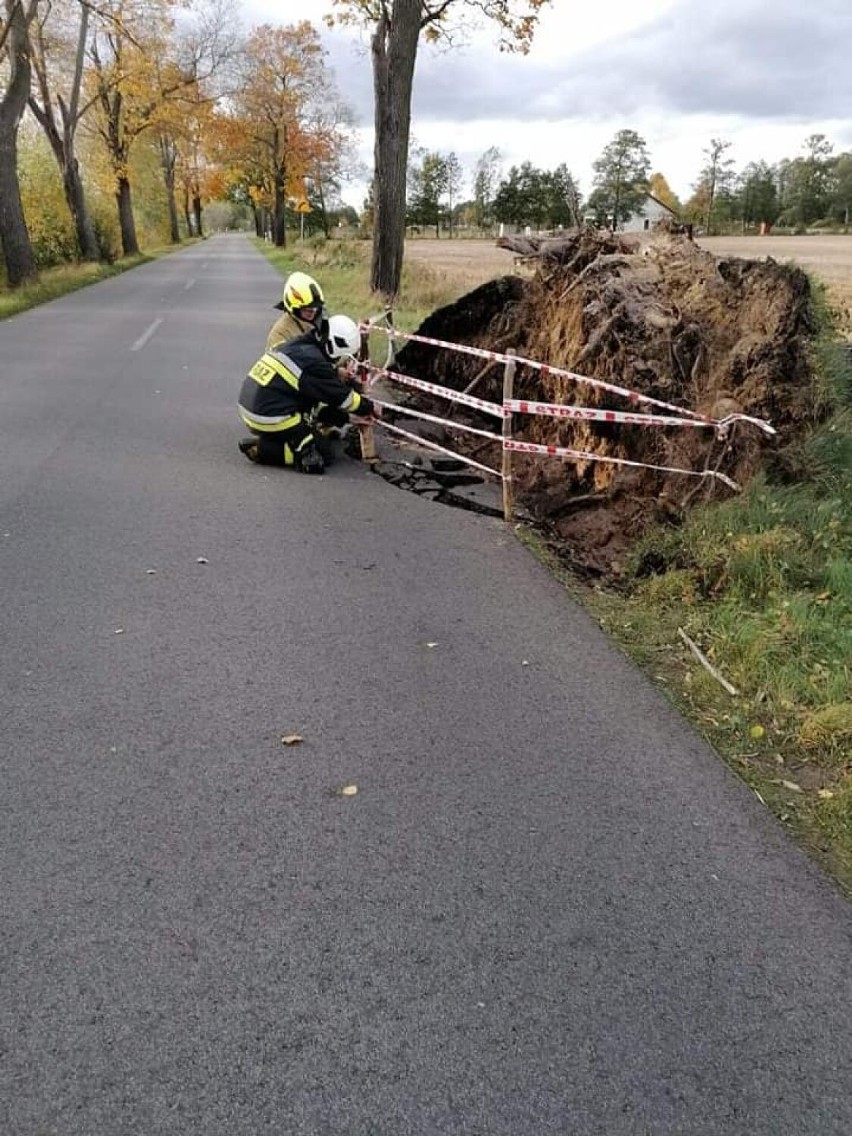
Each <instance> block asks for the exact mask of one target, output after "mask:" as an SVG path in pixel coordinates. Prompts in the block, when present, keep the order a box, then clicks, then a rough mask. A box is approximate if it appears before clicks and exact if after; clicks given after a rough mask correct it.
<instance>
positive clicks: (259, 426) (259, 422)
mask: <svg viewBox="0 0 852 1136" xmlns="http://www.w3.org/2000/svg"><path fill="white" fill-rule="evenodd" d="M361 402H362V398H361V395H360V394H359V393H358V392H357V391H355V390H353V389H352V387H350V386H347V384H346V383H344V382H343V380H342V379H341V378H340V377H339V376H338V374H337V370H336V368H335V367H334V364H333V363H331V362H330V360H329V359H328V357H327V356H326V354H325V352H324V351H323V349H322V348H321V347H320V345H319V344H318V343H317V341H316V338H315V336H314V334H313V332H309V333H308V334H306V335H300V336H298V337H297V338H296V339H292V340H290V341H289V342H288V343H282V344H280V345H279V346H278V348H277V349H275V350H272V351H266V352H265V353H264V354H263V355H262V356H261V357H260V359H258V361H257V362H256V363H255V364H254V366H253V367H252V368H251V370H250V371H249V373H248V375H247V376H246V378H245V380H244V382H243V385H242V388H241V390H240V397H239V411H240V417H241V418H242V420H243V422H245V424H246V425H247V426H248V427H250V428H251V429H254V430H259V431H261V432H265V431H272V430H288V429H290V428H291V427H292V426H294V425H296V424H297V422H298V420H299V416H300V415H302V414H305V413H307V412H308V411H310V410H313V409H314V408H315V407H317V406H319V405H321V404H325V405H326V406H334V407H337V408H339V409H340V410H344V411H346V412H347V413H350V414H355V413H357V411H358V408H359V407H360V405H361Z"/></svg>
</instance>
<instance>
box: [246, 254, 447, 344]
mask: <svg viewBox="0 0 852 1136" xmlns="http://www.w3.org/2000/svg"><path fill="white" fill-rule="evenodd" d="M256 244H257V247H258V248H259V249H260V250H261V251H262V252H263V253H264V255H265V256H266V257H267V259H268V260H269V261H270V263H271V264H273V265H274V266H275V268H277V269H278V271H279V272H280V273H281V275H282V277H285V276H287V275H288V274H289V273H290V272H295V271H300V272H307V273H309V274H310V275H311V276H314V277H316V279H317V280H318V281H319V283H320V284H321V285H322V289H323V293H324V295H325V301H326V306H327V307H328V309H329V311H330V312H332V313H335V312H345V314H346V315H348V316H351V317H352V319H354V320H356V322H361V321H364V322H366V321H367V320H369V319H370V318H371V317H373V316H379V315H381V313H382V307H381V304H380V302H379V301H378V299H377V297H376V296H375V295H373V293H372V292H371V291H370V287H369V275H370V245H369V242H367V241H359V240H329V241H326V240H324V239H323V238H313V239H311V240H306V241H295V242H292V243H291V244H290V245H289V246H288V247H287V248H286V249H277V248H275V247H274V245H270V244H268V243H266V242H264V241H260V240H257V241H256ZM458 296H459V293H458V289H457V288H453V287H452V286H451V285H450V284H448V283H447V282H446V281H445V280H444V279H443V278H442V277H441V276H440V275H439V274H438V273H435V272H431V271H430V270H429V269H428V268H426V267H425V266H423V265H420V264H414V265H412V264H405V265H403V271H402V286H401V288H400V298H399V304H398V306H396V307H394V310H393V322H394V325H395V326H396V327H398V328H400V330H402V331H414V329H415V328H417V327H419V326H420V324H421V323H422V322H423V320H424V319H425V318H426V316H428V315H430V314H431V313H432V312H433V311H435V309H436V308H440V307H443V305H444V304H450V303H452V302H453V301H454V300H457V299H458ZM386 343H387V337H386V336H383V335H381V333H376V334H375V335H374V336H372V337H371V340H370V353H371V357H372V358H373V359H376V360H378V359H381V358H382V357H383V355H384V350H383V348H384V346H385V345H386Z"/></svg>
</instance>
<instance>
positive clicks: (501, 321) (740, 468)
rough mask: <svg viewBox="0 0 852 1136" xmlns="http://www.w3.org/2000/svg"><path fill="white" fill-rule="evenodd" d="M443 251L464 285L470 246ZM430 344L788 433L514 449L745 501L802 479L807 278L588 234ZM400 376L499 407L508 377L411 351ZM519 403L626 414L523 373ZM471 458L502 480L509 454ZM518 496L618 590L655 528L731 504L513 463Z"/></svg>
mask: <svg viewBox="0 0 852 1136" xmlns="http://www.w3.org/2000/svg"><path fill="white" fill-rule="evenodd" d="M423 243H425V242H418V244H423ZM433 243H434V242H433ZM445 244H446V245H447V246H448V247H452V252H453V253H454V254H455V255H456V256H457V263H458V270H459V272H460V273H461V272H463V271H466V270H467V269H466V267H465V260H466V259H467V258H466V253H465V249H464V247H463V246H465V245H467V246H468V247H469V246H470V245H471V244H472V242H461V241H458V242H452V243H451V242H445ZM474 247H475V246H474ZM850 250H851V251H852V244H850ZM424 251H425V250H424ZM477 251H479V250H477ZM481 252H482V259H483V260H485V258H486V257H490V256H494V254H496V255H497V256H501V255H502V256H505V258H506V260H508V261H510V262H511V260H512V257H511V254H506V253H505V252H503V251H502V250H499V249H496V248H494V247H492V248H490V249H488V250H486V248H485V247H483V249H482V250H481ZM489 263H492V262H490V261H489ZM444 271H446V267H445V268H444ZM420 330H421V332H422V334H423V335H425V336H430V337H433V338H437V339H443V340H447V341H451V342H457V343H467V344H472V345H474V346H477V347H482V348H485V349H491V350H497V351H506V350H507V349H509V348H512V349H514V350H515V351H516V352H517V353H518V354H520V355H521V356H525V357H527V358H530V359H536V360H539V361H541V362H547V363H548V364H550V365H551V366H552V367H561V368H566V369H569V370H573V371H577V372H580V373H581V374H584V375H588V376H590V377H592V378H595V379H600V380H604V381H606V382H609V383H614V384H617V385H619V386H623V387H628V388H630V389H632V390H635V391H638V392H640V393H642V394H643V395H648V396H651V397H653V398H657V399H662V400H664V401H666V402H668V403H673V404H675V405H677V406H680V407H684V408H686V409H689V410H692V411H696V412H698V413H701V414H704V415H708V416H709V417H712V418H714V419H719V418H722V417H725V416H726V415H727V414H730V413H744V414H748V415H751V416H753V417H755V418H760V419H766V420H769V421H770V422H771V423H772V424H773V426H774V427H775V428H776V429H777V431H778V434H777V436H776V437H775V438H771V439H769V438H767V437H766V436H765V435H763V434H762V433H760V432H759V431H758V430H756V429H754V428H753V427H750V426H747V425H745V424H742V423H738V424H736V425H735V426H733V427H732V428H730V429H729V430H728V431H727V432H726V433H724V434H722V435H717V434H716V433H714V431H713V430H712V429H692V428H690V429H672V428H665V429H660V428H654V429H648V428H644V427H640V426H632V425H631V426H623V425H611V424H609V423H597V422H587V421H582V422H576V421H568V422H565V421H560V420H554V419H551V418H538V417H527V416H523V415H518V416H516V436H517V437H520V438H522V439H523V440H526V441H530V442H539V443H542V442H543V443H547V444H556V445H559V446H563V447H568V448H572V449H576V450H581V451H584V452H587V453H590V454H594V455H597V456H599V457H601V458H605V457H617V458H624V459H628V460H631V461H638V462H642V463H646V464H647V465H656V466H676V467H680V468H685V469H690V470H694V471H699V472H700V471H703V470H718V471H719V472H721V473H724V474H725V475H726V476H728V477H730V478H732V479H734V481H736V482H738V483H739V484H740V485H744V484H746V483H747V482H748V481H749V479H750V478H752V477H753V476H754V475H755V473H756V472H757V471H758V470H759V469H761V468H767V467H769V468H774V469H775V471H776V473H779V474H780V475H782V476H785V475H792V474H791V472H790V470H789V469H787V463H788V461H789V458H788V452H789V448H790V443H791V442H794V441H795V439H796V437H797V436H798V435H799V434H800V433H801V432H802V431H803V430H804V429H805V428H806V427H807V426H809V425H810V424H811V423H812V422H813V421H814V417H815V410H814V385H813V375H812V373H811V350H810V349H811V343H812V339H813V336H814V332H815V325H814V321H813V317H812V312H811V296H810V287H809V282H808V278H807V276H806V275H805V273H804V272H802V271H801V270H800V269H798V268H796V267H793V266H791V265H787V264H782V263H779V262H778V261H777V260H776V259H774V258H772V259H761V260H744V259H740V258H731V257H718V256H716V255H715V254H714V253H711V252H709V251H707V250H705V249H703V248H701V247H699V246H698V245H697V244H694V243H693V242H691V241H689V240H688V239H687V238H685V237H679V236H668V235H662V234H661V235H658V236H656V237H655V238H654V239H653V240H650V241H647V240H646V241H642V242H640V241H638V240H635V239H630V238H628V237H627V236H625V235H615V236H612V235H610V234H608V233H596V232H591V231H589V232H586V233H583V234H582V235H580V236H576V237H574V238H572V239H570V240H569V239H566V240H565V241H564V242H563V248H562V249H561V250H560V252H559V254H558V256H555V257H553V258H551V259H549V260H547V261H542V262H540V263H539V265H538V266H537V267H536V268H535V270H534V271H529V270H527V271H525V272H524V274H523V275H518V274H513V275H508V276H506V275H502V276H500V277H498V278H496V279H491V280H489V281H488V282H487V283H485V284H483V285H481V286H480V287H478V288H475V289H474V290H473V291H470V292H468V293H466V294H465V295H463V296H462V297H461V299H460V300H458V302H457V303H455V304H452V305H450V306H448V307H446V308H442V309H439V310H438V311H436V312H434V313H433V314H432V315H431V316H430V317H429V318H428V319H427V320H426V321H425V322H424V324H423V325H422V327H421V329H420ZM396 366H397V367H398V369H399V370H400V371H402V372H406V373H408V374H413V375H417V376H418V377H420V378H423V379H427V380H429V381H432V382H437V383H441V384H443V385H446V386H450V387H452V388H454V389H456V390H461V389H464V388H467V387H469V386H470V384H471V383H472V382H473V380H474V379H476V378H477V376H479V378H478V380H477V386H476V390H475V393H476V394H477V395H479V396H480V397H482V398H486V399H490V400H493V401H498V402H499V401H500V399H501V393H502V392H501V384H502V377H501V369H500V368H499V367H494V368H492V369H491V370H490V372H487V373H484V374H483V373H482V372H483V367H482V360H481V359H477V358H474V357H470V356H465V355H460V354H458V353H455V352H449V351H442V350H437V349H435V348H433V347H426V346H424V345H420V344H416V343H411V344H408V345H407V346H406V347H405V348H404V349H403V350H402V351H401V352H400V354H399V356H398V359H397V364H396ZM515 391H516V397H518V398H521V399H527V400H530V401H541V402H556V403H574V404H579V405H585V406H606V407H608V408H611V409H628V407H627V405H626V404H625V403H624V402H619V401H618V399H617V398H615V397H614V396H613V395H611V394H602V393H601V392H600V391H599V390H597V389H592V388H590V387H588V386H586V385H585V384H579V383H576V382H574V381H572V380H570V379H566V378H564V377H560V376H557V375H553V374H543V373H542V372H540V371H537V370H534V369H531V368H528V367H526V368H525V367H523V366H521V367H519V368H518V374H517V378H516V385H515ZM406 401H408V402H410V404H412V405H417V406H419V407H420V408H421V409H425V410H427V411H428V412H431V413H437V414H438V415H441V416H443V415H445V414H446V403H445V402H444V401H443V400H436V399H433V398H431V397H430V396H424V395H415V396H410V397H409V398H407V399H406ZM633 409H636V408H635V407H634V408H633ZM639 409H642V408H641V407H640V408H639ZM474 414H475V412H471V414H470V415H469V414H468V413H467V411H466V410H465V409H464V408H457V410H456V412H455V420H457V421H460V422H463V421H467V422H468V423H469V424H471V425H474V424H475V425H478V426H482V424H483V423H482V421H481V419H478V418H476V417H473V416H472V415H474ZM443 429H444V428H442V427H435V428H433V429H432V440H433V441H438V442H439V443H441V444H448V445H452V447H453V448H456V449H458V448H459V447H460V446H465V445H466V442H465V441H464V438H465V437H466V436H464V435H461V436H460V435H459V434H458V433H453V434H452V435H450V433H449V432H445V433H444V435H443V436H442V435H441V431H442V430H443ZM435 430H437V431H438V435H437V436H436V435H435ZM468 437H469V436H468ZM460 439H461V440H460ZM473 449H475V450H476V451H477V457H478V460H481V461H484V462H485V463H486V464H488V465H490V466H492V467H499V460H500V459H499V443H490V442H486V443H484V444H483V443H482V442H481V441H480V440H479V439H476V438H474V439H473V442H472V443H471V444H470V446H469V448H468V449H467V452H471V451H472V450H473ZM515 486H516V494H517V497H518V500H519V502H520V503H521V504H522V506H524V507H525V508H526V509H527V510H528V512H530V513H531V514H532V515H533V516H534V517H535V518H536V519H537V520H538V521H539V522H540V523H541V524H542V525H543V526H544V527H546V528H547V529H548V531H549V532H550V534H551V535H552V537H553V539H554V541H555V542H556V545H557V546H558V547H559V549H560V550H561V551H562V553H563V556H564V558H565V559H566V560H568V561H569V562H570V563H571V564H572V566H574V567H576V568H579V569H581V570H583V571H585V572H588V573H592V574H600V575H614V576H617V575H618V574H619V573H620V571H621V570H622V568H623V566H624V560H625V556H626V554H627V553H628V551H629V549H630V547H631V545H632V544H633V543H634V542H635V541H636V540H637V538H639V537H640V536H641V535H642V534H643V533H644V532H645V531H646V530H647V528H648V526H649V525H650V524H651V523H654V522H658V521H661V520H662V521H666V520H669V521H673V522H675V521H677V520H678V519H679V518H680V517H682V516H683V513H684V511H685V510H686V509H687V508H689V507H691V506H692V505H693V504H695V503H696V502H698V501H703V500H706V499H707V498H708V497H709V496H712V495H716V496H717V497H721V496H724V495H729V494H730V493H731V492H732V491H731V490H730V489H728V488H726V487H725V486H724V485H721V484H720V483H719V482H717V481H712V480H710V479H709V478H705V479H702V480H699V479H695V478H687V477H684V476H682V475H676V474H670V473H664V472H660V471H658V470H651V469H647V468H644V469H636V468H629V467H624V466H618V465H614V464H609V463H603V462H597V461H574V460H571V461H562V460H560V459H558V458H552V457H539V456H535V457H533V456H528V455H525V454H516V455H515Z"/></svg>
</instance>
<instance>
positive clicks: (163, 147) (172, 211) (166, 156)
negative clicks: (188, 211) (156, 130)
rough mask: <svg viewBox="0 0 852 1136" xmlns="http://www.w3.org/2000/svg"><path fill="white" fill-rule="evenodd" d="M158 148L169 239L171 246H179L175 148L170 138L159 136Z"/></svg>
mask: <svg viewBox="0 0 852 1136" xmlns="http://www.w3.org/2000/svg"><path fill="white" fill-rule="evenodd" d="M157 142H158V144H159V148H160V167H161V169H162V171H163V183H164V184H165V187H166V201H167V203H168V207H169V239H170V240H171V242H172V244H173V245H179V244H180V225H179V224H178V208H177V198H176V197H175V163H176V162H177V147H176V146H175V144H174V141H173V140H172V139H171V138H167V137H165V136H164V135H160V137H159V138H158V139H157Z"/></svg>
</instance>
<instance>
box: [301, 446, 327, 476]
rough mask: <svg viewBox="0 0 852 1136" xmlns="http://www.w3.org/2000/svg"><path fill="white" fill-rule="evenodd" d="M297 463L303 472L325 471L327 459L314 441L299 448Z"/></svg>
mask: <svg viewBox="0 0 852 1136" xmlns="http://www.w3.org/2000/svg"><path fill="white" fill-rule="evenodd" d="M296 464H297V465H298V467H299V469H300V470H301V471H302V473H325V461H324V459H323V456H322V454H321V453H320V452H319V450H318V449H317V448H316V446H315V445H314V443H313V442H310V443H309V444H308V445H307V446H305V447H304V448H303V449H301V450H299V452H298V453H297V454H296Z"/></svg>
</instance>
